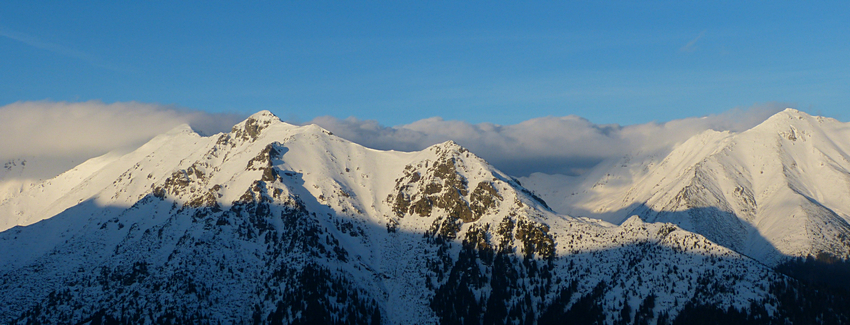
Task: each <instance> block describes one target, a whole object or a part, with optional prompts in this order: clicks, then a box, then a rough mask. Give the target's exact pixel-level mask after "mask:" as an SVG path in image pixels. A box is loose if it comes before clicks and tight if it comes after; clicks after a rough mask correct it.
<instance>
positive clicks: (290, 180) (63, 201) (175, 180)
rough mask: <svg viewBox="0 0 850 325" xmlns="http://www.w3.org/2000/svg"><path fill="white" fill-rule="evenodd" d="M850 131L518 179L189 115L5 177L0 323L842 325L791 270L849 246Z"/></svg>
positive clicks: (304, 129) (721, 145) (696, 148)
mask: <svg viewBox="0 0 850 325" xmlns="http://www.w3.org/2000/svg"><path fill="white" fill-rule="evenodd" d="M848 136H850V125H847V124H844V123H840V122H838V121H835V120H831V119H826V118H820V117H811V116H808V115H806V114H804V113H801V112H798V111H794V110H786V111H784V112H781V113H779V114H777V115H775V116H773V117H771V118H770V119H768V120H767V121H765V122H764V123H762V124H761V125H759V126H757V127H755V128H753V129H751V130H748V131H746V132H742V133H738V134H734V133H729V132H713V131H709V132H706V133H703V134H700V135H698V136H696V137H694V138H691V139H689V140H688V141H686V142H685V143H682V144H680V145H678V146H676V148H675V149H673V150H672V151H671V152H669V153H667V154H665V155H663V156H661V155H657V154H642V153H640V152H636V153H635V154H633V155H629V156H627V157H624V158H623V159H619V160H612V161H607V162H604V163H602V164H600V165H598V166H597V167H595V168H594V169H593V170H591V171H590V172H588V173H587V174H585V175H582V176H579V177H563V176H553V175H542V174H533V175H531V176H529V177H524V178H520V179H516V178H514V177H511V176H510V175H507V174H505V173H503V172H501V171H499V170H498V169H496V168H495V167H493V166H491V165H490V164H488V163H487V162H486V161H484V160H483V159H481V158H480V157H478V156H476V155H475V154H474V153H472V152H470V151H469V150H467V149H465V148H463V147H462V146H460V145H458V144H456V143H454V142H451V141H449V142H445V143H440V144H436V145H433V146H431V147H428V148H426V149H424V150H422V151H418V152H397V151H381V150H374V149H370V148H366V147H363V146H361V145H358V144H356V143H352V142H350V141H348V140H345V139H342V138H339V137H337V136H335V135H333V134H332V132H330V131H328V130H325V129H322V128H320V127H318V126H315V125H306V126H298V125H292V124H288V123H285V122H282V121H280V119H278V118H277V117H276V116H274V115H273V114H271V113H270V112H267V111H262V112H259V113H256V114H254V115H252V116H251V117H249V118H248V119H246V120H244V121H242V122H241V123H239V124H237V125H235V126H234V127H233V128H232V130H231V131H230V132H228V133H220V134H216V135H212V136H208V137H205V136H201V135H199V134H197V133H196V132H194V131H192V129H191V128H190V127H188V126H186V125H184V126H181V127H178V128H175V129H174V130H171V131H169V132H167V133H165V134H162V135H160V136H157V137H155V138H154V139H152V140H150V141H149V142H148V143H146V144H144V145H143V146H141V147H139V148H138V149H136V150H134V151H132V152H129V153H110V154H107V155H104V156H101V157H97V158H93V159H90V160H88V161H86V162H84V163H83V164H81V165H79V166H77V167H75V168H73V169H71V170H69V171H67V172H65V173H62V174H61V175H59V176H57V177H55V178H52V179H49V180H45V181H41V182H34V183H27V184H16V185H14V186H3V187H0V189H2V190H3V193H0V194H2V195H0V200H2V201H0V297H2V298H0V299H2V304H0V323H12V324H35V323H70V324H129V323H132V324H142V323H157V324H159V323H203V324H230V323H254V324H264V323H271V324H317V323H325V324H348V323H355V324H379V323H387V324H408V323H415V324H435V323H440V324H562V323H578V324H585V323H586V324H590V323H600V324H696V323H700V322H707V323H717V322H731V323H735V322H741V323H765V324H772V323H782V324H786V323H793V324H802V323H823V324H835V323H847V322H850V299H848V298H850V296H848V295H846V294H844V293H843V292H842V291H840V289H833V288H826V287H821V286H819V285H817V284H813V283H811V282H806V281H804V279H802V278H799V277H793V276H789V274H790V273H789V272H781V271H782V270H783V269H782V267H783V266H787V263H789V262H793V261H795V259H794V257H807V256H810V255H812V256H819V257H823V258H822V259H825V260H829V261H838V262H836V263H842V262H840V261H843V260H846V259H847V258H848V257H850V253H848V252H850V241H848V237H847V236H848V231H850V226H848V223H847V222H848V212H850V211H848V210H850V208H848V205H847V203H846V202H848V201H847V199H845V198H847V197H848V194H850V193H848V192H850V172H848V170H850V160H848V159H850V155H848V154H847V153H848V152H850V151H849V150H847V149H850V137H848ZM9 166H10V167H9V168H7V169H8V170H9V171H13V170H14V168H15V167H16V166H17V165H14V166H12V165H9ZM4 184H6V183H4ZM795 270H796V269H795ZM792 275H793V274H792Z"/></svg>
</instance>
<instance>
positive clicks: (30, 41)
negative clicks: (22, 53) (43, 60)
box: [0, 27, 131, 72]
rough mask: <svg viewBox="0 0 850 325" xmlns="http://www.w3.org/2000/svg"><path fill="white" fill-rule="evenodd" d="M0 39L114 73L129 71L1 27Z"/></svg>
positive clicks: (99, 59)
mask: <svg viewBox="0 0 850 325" xmlns="http://www.w3.org/2000/svg"><path fill="white" fill-rule="evenodd" d="M0 37H5V38H8V39H10V40H13V41H17V42H20V43H23V44H26V45H29V46H32V47H34V48H37V49H41V50H45V51H49V52H53V53H56V54H58V55H62V56H65V57H70V58H74V59H78V60H81V61H84V62H86V63H88V64H91V65H92V66H95V67H98V68H103V69H107V70H112V71H116V72H127V71H130V70H131V68H130V67H126V66H119V65H115V64H112V63H109V62H106V61H104V60H103V59H101V58H99V57H97V56H94V55H91V54H89V53H86V52H83V51H80V50H76V49H73V48H70V47H67V46H62V45H59V44H56V43H51V42H45V41H42V40H41V39H39V38H37V37H35V36H32V35H29V34H26V33H21V32H17V31H13V30H9V29H6V28H3V27H0Z"/></svg>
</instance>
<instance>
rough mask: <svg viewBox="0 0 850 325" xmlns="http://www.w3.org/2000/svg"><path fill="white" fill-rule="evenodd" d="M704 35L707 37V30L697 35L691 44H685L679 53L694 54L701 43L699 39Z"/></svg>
mask: <svg viewBox="0 0 850 325" xmlns="http://www.w3.org/2000/svg"><path fill="white" fill-rule="evenodd" d="M703 35H705V30H703V31H701V32H699V35H697V37H696V38H694V39H692V40H691V41H690V42H688V44H685V46H682V47H681V48H679V52H693V51H695V50H696V49H697V48H696V44H697V41H699V39H700V38H702V36H703Z"/></svg>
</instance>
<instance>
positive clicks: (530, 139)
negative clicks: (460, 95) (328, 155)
mask: <svg viewBox="0 0 850 325" xmlns="http://www.w3.org/2000/svg"><path fill="white" fill-rule="evenodd" d="M785 107H787V106H786V105H784V104H779V103H769V104H765V105H758V106H753V107H750V108H747V109H733V110H730V111H727V112H724V113H722V114H718V115H711V116H706V117H695V118H686V119H681V120H673V121H670V122H666V123H647V124H639V125H629V126H620V125H600V124H594V123H591V122H590V121H588V120H586V119H584V118H581V117H578V116H574V115H571V116H563V117H542V118H535V119H531V120H527V121H524V122H521V123H518V124H513V125H496V124H491V123H481V124H470V123H467V122H463V121H446V120H443V119H442V118H439V117H433V118H428V119H424V120H420V121H417V122H414V123H411V124H407V125H400V126H395V127H386V126H382V125H380V124H378V123H377V122H376V121H371V120H359V119H357V118H354V117H350V118H347V119H337V118H334V117H329V116H324V117H319V118H316V119H314V120H313V121H311V122H309V123H314V124H318V125H319V126H322V127H324V128H326V129H328V130H330V131H332V132H334V134H336V135H339V136H341V137H343V138H346V139H349V140H351V141H354V142H356V143H360V144H362V145H365V146H368V147H372V148H376V149H384V150H388V149H394V150H404V151H410V150H421V149H423V148H425V147H428V146H430V145H433V144H436V143H440V142H443V141H446V140H454V141H455V142H457V143H459V144H460V145H462V146H464V147H466V148H468V149H469V150H471V151H472V152H474V153H476V154H477V155H479V156H481V157H482V158H484V159H485V160H487V161H489V162H490V163H492V164H493V165H494V166H496V167H497V168H499V169H501V170H503V171H505V172H507V173H509V174H512V175H515V176H525V175H528V174H530V173H533V172H543V173H548V174H568V175H575V174H580V173H582V172H584V171H585V170H587V169H588V168H591V167H593V166H594V165H596V164H597V163H599V162H600V161H602V160H604V159H608V158H619V157H622V156H624V155H626V154H629V153H632V152H635V151H642V152H644V153H647V152H657V153H660V154H664V153H666V152H667V151H669V150H670V149H671V148H672V147H673V146H674V145H676V144H678V143H681V142H684V141H685V140H687V139H688V138H690V137H691V136H694V135H696V134H698V133H700V132H703V131H705V130H708V129H713V130H717V131H724V130H729V131H735V132H739V131H743V130H747V129H749V128H752V127H753V126H755V125H757V124H758V123H761V122H762V121H764V120H765V119H767V118H768V117H769V116H771V115H773V114H775V113H776V112H778V111H780V110H782V109H783V108H785Z"/></svg>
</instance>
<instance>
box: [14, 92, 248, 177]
mask: <svg viewBox="0 0 850 325" xmlns="http://www.w3.org/2000/svg"><path fill="white" fill-rule="evenodd" d="M241 119H242V117H241V116H237V115H234V114H211V113H206V112H200V111H191V110H185V109H179V108H177V107H174V106H164V105H156V104H143V103H137V102H123V103H112V104H106V103H103V102H101V101H88V102H76V103H69V102H52V101H28V102H17V103H13V104H9V105H6V106H3V107H0V130H2V133H3V134H2V136H0V162H6V161H9V160H11V159H20V158H23V159H27V160H30V161H31V164H30V165H33V163H36V164H40V165H39V168H40V169H42V170H34V169H39V168H30V169H31V172H33V173H35V174H28V176H31V177H37V178H43V177H50V176H53V175H55V174H58V173H59V172H61V171H64V170H67V169H70V168H72V167H74V166H75V165H77V164H79V163H81V162H82V161H84V160H86V159H88V158H91V157H95V156H98V155H101V154H104V153H107V152H109V151H112V150H116V149H131V148H135V147H137V146H139V145H141V144H143V143H144V142H146V141H147V140H149V139H151V138H152V137H154V136H156V135H158V134H161V133H163V132H166V131H168V130H170V129H172V128H174V127H176V126H178V125H180V124H183V123H188V124H189V125H191V126H192V128H193V129H194V130H196V131H198V132H199V133H204V134H212V133H216V132H220V131H227V130H229V129H230V127H232V126H233V125H234V124H236V123H238V122H239V121H240V120H241ZM48 162H49V164H48Z"/></svg>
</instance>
